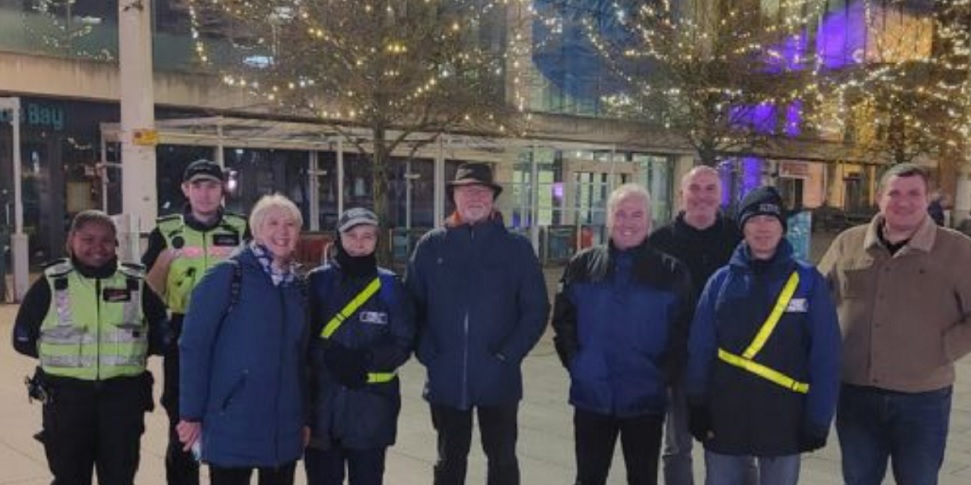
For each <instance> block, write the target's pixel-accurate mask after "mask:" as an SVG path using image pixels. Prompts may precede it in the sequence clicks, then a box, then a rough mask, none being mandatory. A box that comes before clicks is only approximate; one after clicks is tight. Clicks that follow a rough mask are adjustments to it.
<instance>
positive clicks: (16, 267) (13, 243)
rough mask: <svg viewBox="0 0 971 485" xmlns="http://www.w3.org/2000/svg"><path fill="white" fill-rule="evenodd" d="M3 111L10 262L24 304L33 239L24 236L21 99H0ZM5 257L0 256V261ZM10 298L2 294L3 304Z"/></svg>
mask: <svg viewBox="0 0 971 485" xmlns="http://www.w3.org/2000/svg"><path fill="white" fill-rule="evenodd" d="M0 109H3V110H9V111H10V127H11V134H12V135H13V136H12V139H11V140H10V141H11V142H12V145H13V150H12V151H13V159H12V160H11V163H12V164H13V203H14V227H13V234H12V235H11V236H10V261H11V262H12V263H13V296H14V301H17V302H20V301H23V300H24V295H26V294H27V286H28V285H29V284H30V282H29V281H28V280H29V271H28V266H29V263H30V260H29V254H30V253H29V251H28V243H29V239H28V237H27V234H25V233H24V196H23V190H22V184H23V178H22V177H23V176H22V175H21V168H22V163H23V162H22V160H21V158H20V120H21V114H22V113H21V112H20V98H0ZM2 257H3V255H2V254H0V258H2ZM6 277H7V276H6V275H5V274H2V273H0V278H6ZM4 298H6V295H2V294H0V302H2V301H3V299H4Z"/></svg>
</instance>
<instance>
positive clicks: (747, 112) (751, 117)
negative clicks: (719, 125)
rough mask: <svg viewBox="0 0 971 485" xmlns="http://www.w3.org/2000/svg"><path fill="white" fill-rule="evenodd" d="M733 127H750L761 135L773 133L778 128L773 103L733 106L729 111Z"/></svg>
mask: <svg viewBox="0 0 971 485" xmlns="http://www.w3.org/2000/svg"><path fill="white" fill-rule="evenodd" d="M729 119H730V120H731V124H732V126H748V127H752V128H753V129H754V130H755V131H758V132H760V133H772V132H774V131H775V126H776V109H775V106H774V105H773V104H771V103H762V104H758V105H755V106H751V105H748V106H733V107H731V108H730V109H729Z"/></svg>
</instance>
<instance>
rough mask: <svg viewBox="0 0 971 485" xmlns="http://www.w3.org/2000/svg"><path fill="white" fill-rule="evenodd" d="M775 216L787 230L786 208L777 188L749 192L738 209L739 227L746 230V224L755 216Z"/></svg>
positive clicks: (761, 188) (760, 188) (762, 188)
mask: <svg viewBox="0 0 971 485" xmlns="http://www.w3.org/2000/svg"><path fill="white" fill-rule="evenodd" d="M762 215H765V216H773V217H775V218H776V219H779V223H781V224H782V231H783V232H785V231H786V229H787V224H786V206H785V203H784V202H783V201H782V196H781V195H779V191H778V190H776V188H775V187H759V188H757V189H755V190H753V191H751V192H749V193H748V194H747V195H746V196H745V198H743V199H742V203H741V205H739V207H738V227H739V229H743V230H744V229H745V222H747V221H748V220H749V219H750V218H752V217H755V216H762Z"/></svg>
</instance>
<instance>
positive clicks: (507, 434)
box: [405, 163, 549, 485]
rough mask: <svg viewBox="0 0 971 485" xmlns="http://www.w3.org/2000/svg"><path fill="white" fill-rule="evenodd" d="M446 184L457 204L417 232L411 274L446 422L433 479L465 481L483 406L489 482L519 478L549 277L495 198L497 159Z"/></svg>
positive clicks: (422, 339)
mask: <svg viewBox="0 0 971 485" xmlns="http://www.w3.org/2000/svg"><path fill="white" fill-rule="evenodd" d="M447 191H448V194H449V196H450V197H452V199H453V201H454V202H455V208H456V210H455V213H454V214H452V216H450V217H449V218H448V220H447V221H446V222H445V227H443V228H438V229H433V230H432V231H430V232H428V234H425V236H424V237H422V239H421V240H420V241H419V242H418V245H417V247H416V248H415V252H414V254H413V255H412V257H411V261H410V262H409V264H408V270H407V273H406V276H405V286H406V288H407V289H408V290H409V292H410V293H411V294H412V296H413V298H414V303H415V312H416V326H417V330H418V338H419V340H418V351H417V357H418V360H419V361H420V362H421V363H422V364H424V365H425V367H426V368H427V370H428V379H427V381H426V384H425V399H426V400H427V401H428V402H429V404H430V405H431V412H432V424H433V425H434V426H435V430H436V431H437V432H438V462H437V463H436V464H435V481H434V483H435V484H436V485H453V484H461V483H464V482H465V473H466V468H467V463H468V454H469V449H470V447H471V442H472V410H473V408H475V409H476V410H477V414H478V418H479V429H480V431H481V435H482V448H483V450H484V451H485V454H486V457H487V458H488V472H487V476H488V478H487V483H488V484H489V485H518V484H519V462H518V460H517V458H516V435H517V431H518V429H517V413H518V409H519V401H520V400H521V399H522V394H523V386H522V373H521V371H520V366H521V363H522V360H523V358H524V357H526V354H527V353H529V351H530V349H532V348H533V346H534V345H535V344H536V342H537V340H539V337H540V336H541V335H542V333H543V328H544V327H545V326H546V319H547V316H548V315H549V301H548V300H547V295H546V283H545V280H544V278H543V272H542V269H541V267H540V265H539V261H538V260H537V258H536V254H535V253H534V252H533V247H532V246H531V245H530V243H529V240H528V239H526V238H525V237H522V236H520V235H517V234H513V233H510V232H508V231H507V230H506V228H505V227H504V226H503V223H502V217H501V216H500V215H499V213H498V212H496V211H495V210H494V208H493V202H494V201H495V197H496V196H498V195H499V193H500V192H502V187H501V186H499V185H497V184H496V183H494V182H493V179H492V170H491V168H490V167H489V166H488V165H486V164H483V163H468V164H464V165H462V166H460V167H459V168H458V171H457V172H456V175H455V180H454V181H452V182H450V183H449V184H448V186H447Z"/></svg>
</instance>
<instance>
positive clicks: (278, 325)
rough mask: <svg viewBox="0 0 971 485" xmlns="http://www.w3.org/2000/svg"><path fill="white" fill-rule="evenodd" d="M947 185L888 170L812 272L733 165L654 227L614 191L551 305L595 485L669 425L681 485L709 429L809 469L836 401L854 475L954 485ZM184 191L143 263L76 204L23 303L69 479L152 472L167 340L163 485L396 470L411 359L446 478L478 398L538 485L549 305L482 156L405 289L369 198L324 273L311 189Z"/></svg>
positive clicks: (49, 444) (750, 470) (954, 330)
mask: <svg viewBox="0 0 971 485" xmlns="http://www.w3.org/2000/svg"><path fill="white" fill-rule="evenodd" d="M928 184H929V181H928V175H927V173H926V171H924V169H922V168H920V167H918V166H914V165H909V164H902V165H896V166H893V167H891V168H890V169H888V170H887V171H886V173H885V174H884V175H883V177H882V178H881V180H880V184H879V188H880V190H879V207H880V212H879V213H878V214H877V215H876V216H875V217H874V219H873V220H872V221H871V222H870V223H869V224H866V225H863V226H860V227H857V228H852V229H849V230H847V231H845V232H844V233H842V234H840V235H839V236H838V237H837V238H836V240H835V241H834V242H833V244H832V246H831V247H830V249H829V251H828V252H827V253H826V255H825V256H824V257H823V259H822V261H821V262H820V264H819V266H818V267H814V266H813V265H812V264H810V263H808V262H806V261H802V260H800V259H798V258H796V257H795V255H794V253H793V248H792V246H791V245H790V244H789V243H788V241H787V240H786V239H785V231H786V225H787V209H786V207H785V203H784V201H783V198H782V197H781V196H780V194H779V193H778V192H777V191H776V190H775V189H774V188H771V187H762V188H758V189H756V190H754V191H753V192H751V193H749V194H748V195H747V196H746V197H745V198H744V199H743V200H742V201H741V204H740V205H739V207H738V212H737V214H736V217H735V218H734V219H733V218H730V217H728V216H726V215H725V214H723V213H722V212H721V211H720V203H721V198H722V194H721V192H722V187H721V182H720V177H719V174H718V172H717V171H716V170H714V169H712V168H709V167H695V168H694V169H692V170H691V171H690V172H689V173H687V174H686V175H685V176H684V178H683V179H682V180H681V185H680V189H681V205H682V211H681V212H680V213H679V214H678V216H677V218H676V219H675V220H674V221H673V222H671V223H670V224H668V225H666V226H664V227H661V228H659V229H657V230H656V231H653V233H652V232H651V229H652V228H651V197H650V194H649V193H648V192H647V191H646V190H645V189H644V188H643V187H640V186H638V185H636V184H626V185H622V186H620V187H618V188H617V189H616V190H614V191H613V193H612V194H611V195H610V198H609V200H608V205H607V230H608V236H609V237H608V241H607V243H605V244H603V245H600V246H596V247H592V248H588V249H585V250H583V251H581V252H579V253H578V254H577V255H576V256H574V257H573V258H572V259H571V261H570V262H569V264H568V265H567V266H566V268H565V271H564V273H563V277H562V279H561V280H560V283H559V286H558V288H557V290H556V294H555V297H554V305H553V309H552V310H553V311H552V327H553V331H554V344H555V348H556V351H557V354H558V356H559V358H560V360H561V362H562V364H563V366H564V367H565V368H566V370H567V372H568V374H569V377H570V393H569V400H570V404H571V405H573V407H574V417H573V424H574V443H575V457H576V480H575V483H576V484H577V485H597V484H604V483H606V479H607V475H608V472H609V468H610V464H611V460H612V457H613V450H614V447H615V445H616V441H617V439H618V438H620V441H621V446H622V450H623V455H624V459H625V465H626V472H627V482H628V483H630V484H632V485H633V484H652V483H657V481H658V475H659V468H660V467H659V464H660V460H661V457H662V453H661V451H662V441H664V446H663V477H664V481H665V483H667V484H676V485H683V484H688V485H690V484H693V483H694V477H693V474H692V463H691V448H692V441H693V439H694V440H697V441H698V442H700V443H701V444H702V445H703V447H704V449H705V453H704V456H705V468H706V478H705V483H707V484H709V485H719V484H739V485H741V484H745V485H751V484H762V485H770V484H771V485H778V484H783V485H784V484H794V483H797V481H798V477H799V468H800V454H801V453H804V452H808V451H813V450H816V449H819V448H821V447H823V446H825V443H826V441H827V437H828V433H829V429H830V424H831V422H832V420H833V418H834V415H835V417H836V429H837V433H838V436H839V441H840V445H841V449H842V460H843V462H842V467H843V476H844V481H845V482H846V483H847V484H851V485H857V484H860V485H871V484H873V485H877V484H879V483H881V482H882V480H883V477H884V474H885V473H886V469H887V463H888V460H890V461H892V464H893V466H892V468H893V474H894V476H895V478H896V480H897V482H898V483H906V484H934V483H936V482H937V473H938V471H939V469H940V467H941V464H942V462H943V454H944V445H945V441H946V436H947V430H948V417H949V414H950V405H951V392H952V391H951V386H952V384H953V381H954V367H953V363H954V361H955V360H957V359H959V358H961V357H963V356H964V355H966V354H967V353H968V352H971V325H969V319H971V277H969V276H968V275H969V274H971V273H969V272H968V271H967V268H969V267H971V239H968V238H967V237H965V236H963V235H961V234H959V233H957V232H955V231H951V230H949V229H945V228H941V227H938V226H936V225H935V224H934V222H933V220H931V219H930V217H929V216H928V215H927V210H926V209H927V203H928ZM182 190H183V193H184V195H185V196H186V199H187V200H188V203H187V205H186V208H185V210H184V211H183V213H181V214H176V215H172V216H168V217H163V218H162V219H160V220H159V223H158V227H157V228H156V229H155V231H153V232H152V233H151V235H150V237H149V247H148V250H147V251H146V254H145V255H144V257H143V263H144V266H142V265H134V264H127V263H121V262H119V261H118V260H117V257H116V256H115V245H116V242H115V236H116V235H115V229H114V225H113V224H112V221H111V219H110V218H108V217H107V216H106V215H105V214H103V213H101V212H97V211H85V212H82V213H80V214H78V215H77V216H76V217H75V219H74V221H73V223H72V226H71V229H70V232H69V236H68V253H69V255H70V257H69V258H67V259H64V260H61V261H58V262H56V263H54V264H51V265H49V266H48V267H47V268H46V269H45V271H44V274H43V276H42V277H41V278H40V279H39V280H38V281H37V282H36V283H35V284H34V285H33V286H32V287H31V288H30V290H29V291H28V293H27V295H26V297H25V300H24V302H23V305H22V306H21V308H20V312H19V313H18V316H17V320H16V324H15V328H14V346H15V348H16V349H17V351H18V352H21V353H23V354H26V355H29V356H32V357H36V358H38V359H39V361H40V365H39V367H38V375H37V376H36V377H35V380H36V381H38V383H39V385H41V386H42V388H43V392H42V393H40V395H41V397H42V399H43V402H44V406H43V425H44V429H43V432H42V433H41V439H42V441H43V443H44V447H45V451H46V454H47V458H48V462H49V465H50V468H51V471H52V472H53V474H54V477H55V478H54V483H55V484H59V485H63V484H90V483H91V481H92V474H93V470H94V469H95V468H96V469H97V473H98V483H101V484H103V485H114V484H119V485H121V484H131V483H132V482H133V480H134V476H135V473H136V470H137V467H138V461H139V441H140V436H141V434H142V432H143V431H144V425H143V419H144V413H145V412H146V411H148V410H150V409H152V393H151V391H152V377H151V374H150V373H149V372H148V371H147V370H146V365H145V364H146V360H147V358H148V356H149V355H150V354H155V355H163V356H164V376H163V377H164V387H163V389H164V392H163V397H162V404H163V406H164V407H165V409H166V411H167V413H168V416H169V420H170V436H169V440H170V445H169V447H168V450H167V456H166V474H167V480H168V483H169V484H171V485H176V484H197V483H198V482H199V463H200V462H202V463H206V464H208V466H209V474H210V478H211V482H212V483H214V484H217V485H218V484H245V483H249V480H250V477H251V475H252V474H253V472H254V471H257V472H258V475H259V480H260V483H261V484H266V485H270V484H291V483H293V480H294V475H295V465H296V462H297V461H298V460H300V459H303V460H304V468H305V470H306V474H307V482H308V483H309V484H311V485H319V484H341V483H344V481H345V478H346V479H347V480H349V483H351V484H352V485H369V484H380V483H382V480H383V475H384V464H385V454H386V450H387V448H388V447H389V446H391V445H393V444H394V442H395V438H396V429H397V419H398V414H399V410H400V406H401V398H400V388H399V382H398V378H397V369H398V368H399V367H400V366H401V365H403V364H404V363H405V362H406V361H407V360H408V359H409V357H410V355H411V353H412V352H414V353H415V355H416V356H417V358H418V360H419V361H420V362H421V364H423V365H424V366H425V368H426V370H427V379H426V384H425V389H424V397H425V399H426V400H427V401H428V403H429V405H430V411H431V421H432V425H433V427H434V429H435V431H436V433H437V450H438V460H437V462H436V464H435V466H434V483H435V484H436V485H452V484H461V483H464V482H465V476H466V469H467V460H468V454H469V451H470V448H471V441H472V429H473V414H475V415H476V419H477V421H478V426H479V431H480V436H481V444H482V448H483V450H484V452H485V455H486V457H487V483H488V484H490V485H516V484H518V483H520V470H519V464H518V460H517V454H516V442H517V434H518V407H519V401H520V400H521V399H522V395H523V385H522V373H521V364H522V361H523V359H524V358H525V357H526V355H527V354H528V353H529V352H530V350H531V349H532V348H533V346H534V345H535V344H536V342H537V341H538V340H539V339H540V337H541V335H542V334H543V332H544V329H545V327H546V323H547V320H548V318H549V316H550V304H549V301H548V298H547V289H546V284H545V279H544V276H543V271H542V269H541V267H540V264H539V262H538V260H537V258H536V255H535V253H534V250H533V247H532V246H531V244H530V242H529V240H528V239H526V238H524V237H523V236H521V235H517V234H515V233H512V232H509V231H507V229H506V228H505V225H504V223H503V220H502V216H501V214H500V213H499V212H498V211H497V210H496V209H495V206H494V203H495V200H496V198H497V197H498V196H499V195H500V193H501V192H502V187H501V186H500V185H498V184H497V183H495V181H494V180H493V175H492V171H491V168H490V167H489V166H488V165H487V164H481V163H468V164H464V165H462V166H460V167H459V169H458V171H457V173H456V175H455V178H454V179H453V180H452V181H450V182H449V183H448V184H447V194H448V197H449V198H450V199H451V200H452V202H453V203H454V206H455V211H454V213H453V214H452V215H450V216H449V217H448V219H447V220H446V221H445V224H444V225H443V227H440V228H437V229H433V230H431V231H430V232H429V233H427V234H426V235H425V236H424V237H423V238H422V239H421V240H420V241H419V243H418V244H417V247H416V249H415V251H414V253H413V254H412V256H411V259H410V261H409V263H408V267H407V271H406V274H405V277H404V278H403V280H401V279H399V278H398V277H397V276H396V275H395V274H394V273H393V272H391V271H389V270H387V269H384V268H381V267H379V266H378V264H377V261H376V257H375V249H376V246H377V244H378V239H379V234H380V232H379V227H380V221H379V220H378V218H377V217H376V216H375V214H373V213H372V212H371V211H369V210H367V209H363V208H353V209H350V210H347V211H345V212H344V213H343V214H341V215H340V217H339V220H338V222H337V225H336V227H335V229H336V236H337V237H336V238H335V241H334V245H333V248H332V251H330V255H329V257H328V259H327V261H326V262H325V263H324V264H323V265H322V266H321V267H319V268H316V269H314V270H312V271H310V272H309V273H307V274H303V272H302V271H301V270H300V269H298V267H297V265H296V263H295V261H294V253H295V250H296V246H297V241H298V239H299V236H300V228H301V226H302V225H303V221H302V217H301V213H300V210H299V209H298V208H297V207H296V205H294V204H293V202H291V201H290V200H288V199H287V198H285V197H283V196H279V195H271V196H265V197H263V198H262V199H260V201H258V202H257V204H256V205H255V206H254V207H253V209H252V210H251V213H250V216H249V220H248V224H247V221H246V220H245V219H243V218H242V217H240V216H236V215H234V214H230V213H228V212H225V211H223V209H222V198H223V195H224V191H225V181H224V178H223V173H222V170H221V168H220V167H219V166H218V165H217V164H215V163H214V162H210V161H206V160H201V161H197V162H193V163H192V164H190V165H189V167H188V168H187V169H186V171H185V173H184V177H183V184H182ZM146 268H147V270H146ZM167 312H168V315H167ZM841 331H842V332H841ZM904 356H906V357H904Z"/></svg>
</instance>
